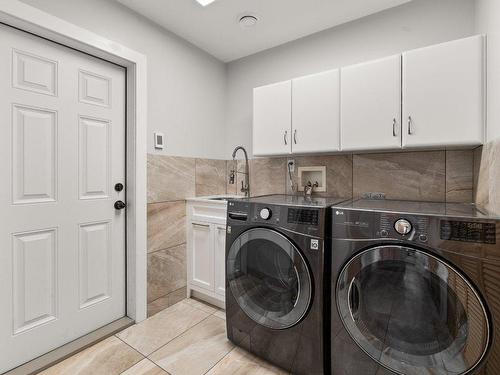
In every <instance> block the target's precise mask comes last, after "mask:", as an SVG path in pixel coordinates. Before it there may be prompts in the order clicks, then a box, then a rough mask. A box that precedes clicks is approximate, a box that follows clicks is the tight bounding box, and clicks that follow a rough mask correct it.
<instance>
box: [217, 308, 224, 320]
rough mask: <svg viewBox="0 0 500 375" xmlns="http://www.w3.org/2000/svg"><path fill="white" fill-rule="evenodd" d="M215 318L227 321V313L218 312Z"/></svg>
mask: <svg viewBox="0 0 500 375" xmlns="http://www.w3.org/2000/svg"><path fill="white" fill-rule="evenodd" d="M214 316H216V317H217V318H221V319H224V320H226V312H225V311H224V310H220V309H219V310H217V311H216V312H214Z"/></svg>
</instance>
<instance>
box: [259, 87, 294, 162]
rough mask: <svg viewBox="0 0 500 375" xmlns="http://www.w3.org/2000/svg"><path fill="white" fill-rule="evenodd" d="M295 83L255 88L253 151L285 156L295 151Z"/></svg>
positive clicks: (261, 153)
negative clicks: (293, 89)
mask: <svg viewBox="0 0 500 375" xmlns="http://www.w3.org/2000/svg"><path fill="white" fill-rule="evenodd" d="M291 123H292V82H291V81H286V82H279V83H275V84H273V85H268V86H263V87H258V88H255V89H254V91H253V154H254V155H255V156H262V155H284V154H289V153H291V151H292V148H291V147H292V145H291V131H292V129H291Z"/></svg>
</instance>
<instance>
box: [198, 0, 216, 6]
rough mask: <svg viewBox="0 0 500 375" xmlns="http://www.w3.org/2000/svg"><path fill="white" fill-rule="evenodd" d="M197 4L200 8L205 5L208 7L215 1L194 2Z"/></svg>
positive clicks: (200, 0)
mask: <svg viewBox="0 0 500 375" xmlns="http://www.w3.org/2000/svg"><path fill="white" fill-rule="evenodd" d="M196 1H197V2H198V4H200V5H201V6H204V7H206V6H207V5H210V4H212V3H213V2H214V1H215V0H196Z"/></svg>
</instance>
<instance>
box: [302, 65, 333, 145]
mask: <svg viewBox="0 0 500 375" xmlns="http://www.w3.org/2000/svg"><path fill="white" fill-rule="evenodd" d="M339 128H340V71H339V70H338V69H337V70H331V71H327V72H323V73H319V74H313V75H309V76H305V77H301V78H297V79H294V80H293V81H292V152H293V153H299V154H300V153H302V154H303V153H312V152H328V151H338V150H339V149H340V142H339Z"/></svg>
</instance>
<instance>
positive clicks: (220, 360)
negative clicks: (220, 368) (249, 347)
mask: <svg viewBox="0 0 500 375" xmlns="http://www.w3.org/2000/svg"><path fill="white" fill-rule="evenodd" d="M233 345H234V344H233ZM236 348H237V346H236V345H234V347H233V348H232V349H231V350H230V351H228V352H227V353H226V355H224V356H223V357H222V358H221V359H219V360H218V361H217V363H215V364H214V365H213V366H212V367H210V368H209V369H208V370H207V371H206V372H204V373H203V375H206V374H208V373H209V372H210V371H211V370H212V369H213V368H214V367H215V366H217V365H218V364H219V363H220V362H222V361H223V360H224V358H226V357H227V356H228V355H229V354H231V353H232V352H233V350H235V349H236Z"/></svg>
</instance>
